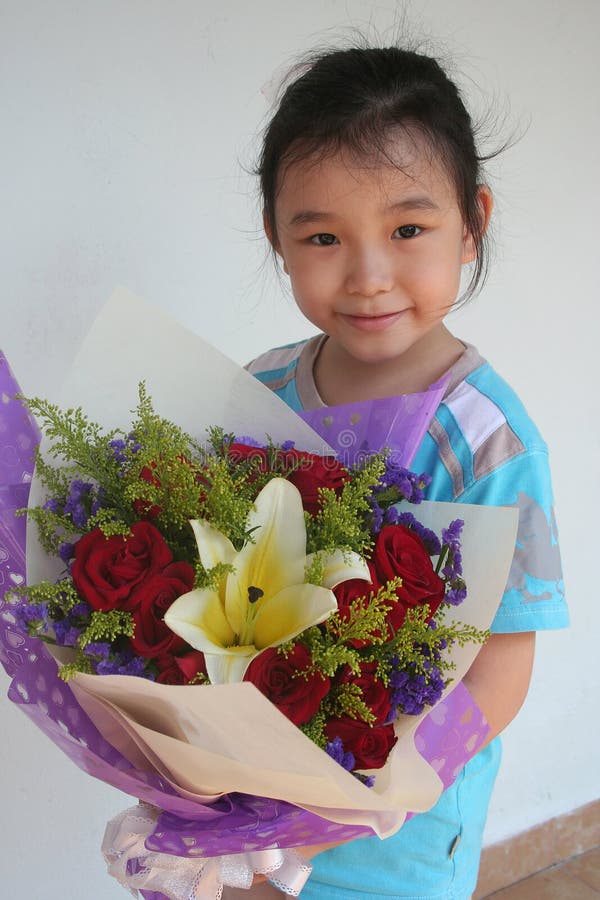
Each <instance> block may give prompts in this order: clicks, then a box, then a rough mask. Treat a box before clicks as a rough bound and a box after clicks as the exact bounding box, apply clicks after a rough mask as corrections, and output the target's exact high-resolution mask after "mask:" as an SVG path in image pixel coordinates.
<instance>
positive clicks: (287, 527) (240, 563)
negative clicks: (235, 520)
mask: <svg viewBox="0 0 600 900" xmlns="http://www.w3.org/2000/svg"><path fill="white" fill-rule="evenodd" d="M248 528H249V529H255V530H253V532H252V537H253V540H252V541H248V543H247V544H246V545H245V546H244V547H243V549H242V550H241V551H240V552H239V553H238V554H237V556H236V558H235V570H236V571H235V575H234V576H233V577H230V578H228V579H227V589H226V596H225V611H226V614H227V618H228V619H229V621H230V623H231V626H232V628H233V629H234V631H236V633H238V634H240V633H241V632H242V630H243V623H244V622H245V621H246V619H247V617H248V588H249V587H258V588H260V590H261V591H263V596H264V598H265V599H266V598H267V597H273V596H275V594H277V593H279V591H281V590H282V589H283V588H285V587H289V586H290V585H293V584H302V582H303V581H304V563H305V559H306V525H305V522H304V512H303V509H302V498H301V496H300V492H299V491H298V489H297V488H296V487H294V485H293V484H290V482H289V481H286V480H285V478H273V479H272V480H271V481H269V482H268V483H267V484H266V485H265V487H264V488H263V489H262V491H261V492H260V494H259V495H258V497H257V498H256V500H255V502H254V509H253V510H252V511H251V513H250V515H249V516H248ZM262 602H264V601H263V600H260V599H259V600H257V601H256V603H257V605H256V607H255V613H256V612H257V611H258V609H259V608H260V605H261V604H262Z"/></svg>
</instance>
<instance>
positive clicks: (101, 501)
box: [63, 478, 106, 531]
mask: <svg viewBox="0 0 600 900" xmlns="http://www.w3.org/2000/svg"><path fill="white" fill-rule="evenodd" d="M105 505H106V494H105V492H104V491H103V489H102V488H99V489H96V487H95V486H94V485H93V484H91V482H89V481H82V480H81V479H80V478H75V479H74V480H73V481H72V482H71V486H70V488H69V496H68V497H67V499H66V501H65V505H64V510H63V512H64V513H65V514H66V515H70V516H71V521H72V522H73V525H74V526H75V528H77V529H78V530H79V531H83V530H84V529H85V528H87V524H88V521H89V519H90V516H95V515H96V513H97V512H98V510H99V509H101V508H102V507H103V506H105Z"/></svg>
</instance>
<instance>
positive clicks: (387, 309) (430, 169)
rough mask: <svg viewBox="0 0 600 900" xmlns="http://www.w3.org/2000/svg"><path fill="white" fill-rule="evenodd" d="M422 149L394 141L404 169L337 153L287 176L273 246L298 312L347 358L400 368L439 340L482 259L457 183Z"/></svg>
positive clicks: (296, 168)
mask: <svg viewBox="0 0 600 900" xmlns="http://www.w3.org/2000/svg"><path fill="white" fill-rule="evenodd" d="M415 147H416V148H417V150H418V144H416V143H415V142H409V141H407V140H406V139H405V140H403V141H402V140H401V141H396V142H395V144H394V152H395V157H394V158H395V159H398V160H400V161H401V164H402V168H400V167H396V166H394V165H392V164H391V163H390V164H385V165H380V166H375V165H373V166H369V164H368V163H364V164H363V163H361V162H356V161H352V160H350V159H348V158H347V157H346V155H344V154H338V155H335V156H331V157H329V158H325V159H323V160H320V161H312V160H308V161H306V162H298V163H294V164H291V165H289V166H288V167H287V168H286V169H285V170H284V173H283V177H282V180H281V184H280V188H279V194H278V196H277V200H276V205H275V215H276V222H277V242H276V247H275V249H276V250H277V252H278V253H279V254H280V256H281V258H282V260H283V265H284V268H285V271H286V272H287V273H288V275H289V277H290V280H291V286H292V290H293V293H294V297H295V299H296V302H297V304H298V306H299V308H300V310H301V311H302V312H303V313H304V315H305V316H306V317H307V319H309V320H310V321H311V322H312V323H313V324H314V325H316V326H317V327H318V328H319V329H320V330H321V331H323V332H325V333H326V334H327V335H329V338H330V341H332V342H334V343H335V345H336V349H337V350H338V351H342V353H343V355H344V357H345V358H348V357H350V359H349V362H351V360H352V359H354V360H356V361H360V363H385V362H387V363H392V365H393V364H394V361H399V360H400V358H401V357H402V355H403V354H405V353H406V352H407V351H408V350H410V349H411V348H412V347H414V346H415V345H416V344H418V343H422V342H425V345H426V344H427V341H428V340H429V339H430V338H434V344H433V345H432V346H434V345H435V339H437V338H436V331H437V330H438V329H442V319H443V317H444V316H445V315H446V313H447V312H448V310H449V309H450V307H451V306H452V304H453V303H454V300H455V299H456V296H457V294H458V291H459V287H460V276H461V268H462V266H463V264H464V263H467V262H470V261H472V260H473V259H474V258H475V247H474V243H473V240H472V238H471V235H470V234H469V233H468V232H467V231H466V229H465V226H464V223H463V219H462V216H461V213H460V210H459V208H458V204H457V199H456V195H455V191H454V188H453V185H452V183H451V182H450V180H449V178H448V176H447V175H446V173H445V172H444V170H443V169H442V167H441V166H439V165H438V164H437V163H436V162H435V161H434V160H431V154H427V153H426V152H422V153H421V154H418V153H415ZM421 149H423V148H421ZM398 151H399V152H398ZM490 204H491V201H490ZM425 349H426V347H425Z"/></svg>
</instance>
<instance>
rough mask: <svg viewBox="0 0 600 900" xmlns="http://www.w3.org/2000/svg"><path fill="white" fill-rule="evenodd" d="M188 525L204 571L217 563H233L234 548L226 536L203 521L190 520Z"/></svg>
mask: <svg viewBox="0 0 600 900" xmlns="http://www.w3.org/2000/svg"><path fill="white" fill-rule="evenodd" d="M190 525H191V526H192V529H193V531H194V535H195V537H196V543H197V545H198V553H199V554H200V562H201V563H202V565H203V566H204V568H205V569H212V568H214V566H216V565H217V563H232V562H233V560H234V558H235V556H236V551H235V547H234V546H233V544H232V543H231V541H230V540H229V538H228V537H226V535H224V534H223V533H222V532H221V531H217V529H216V528H213V526H212V525H210V524H209V523H208V522H206V521H205V520H204V519H192V520H191V521H190Z"/></svg>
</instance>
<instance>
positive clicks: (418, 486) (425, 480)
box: [381, 454, 431, 503]
mask: <svg viewBox="0 0 600 900" xmlns="http://www.w3.org/2000/svg"><path fill="white" fill-rule="evenodd" d="M381 482H382V485H384V486H385V487H386V488H395V489H396V491H397V492H398V493H399V494H400V498H399V499H405V500H408V502H409V503H420V502H421V501H422V499H423V495H424V491H425V488H427V487H429V485H430V484H431V477H430V476H429V475H425V474H424V473H421V474H417V473H416V472H411V471H410V469H407V468H405V466H399V465H398V464H397V463H396V462H395V461H394V457H393V454H392V455H391V456H389V457H388V458H387V460H386V464H385V472H384V474H383V477H382V479H381Z"/></svg>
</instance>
